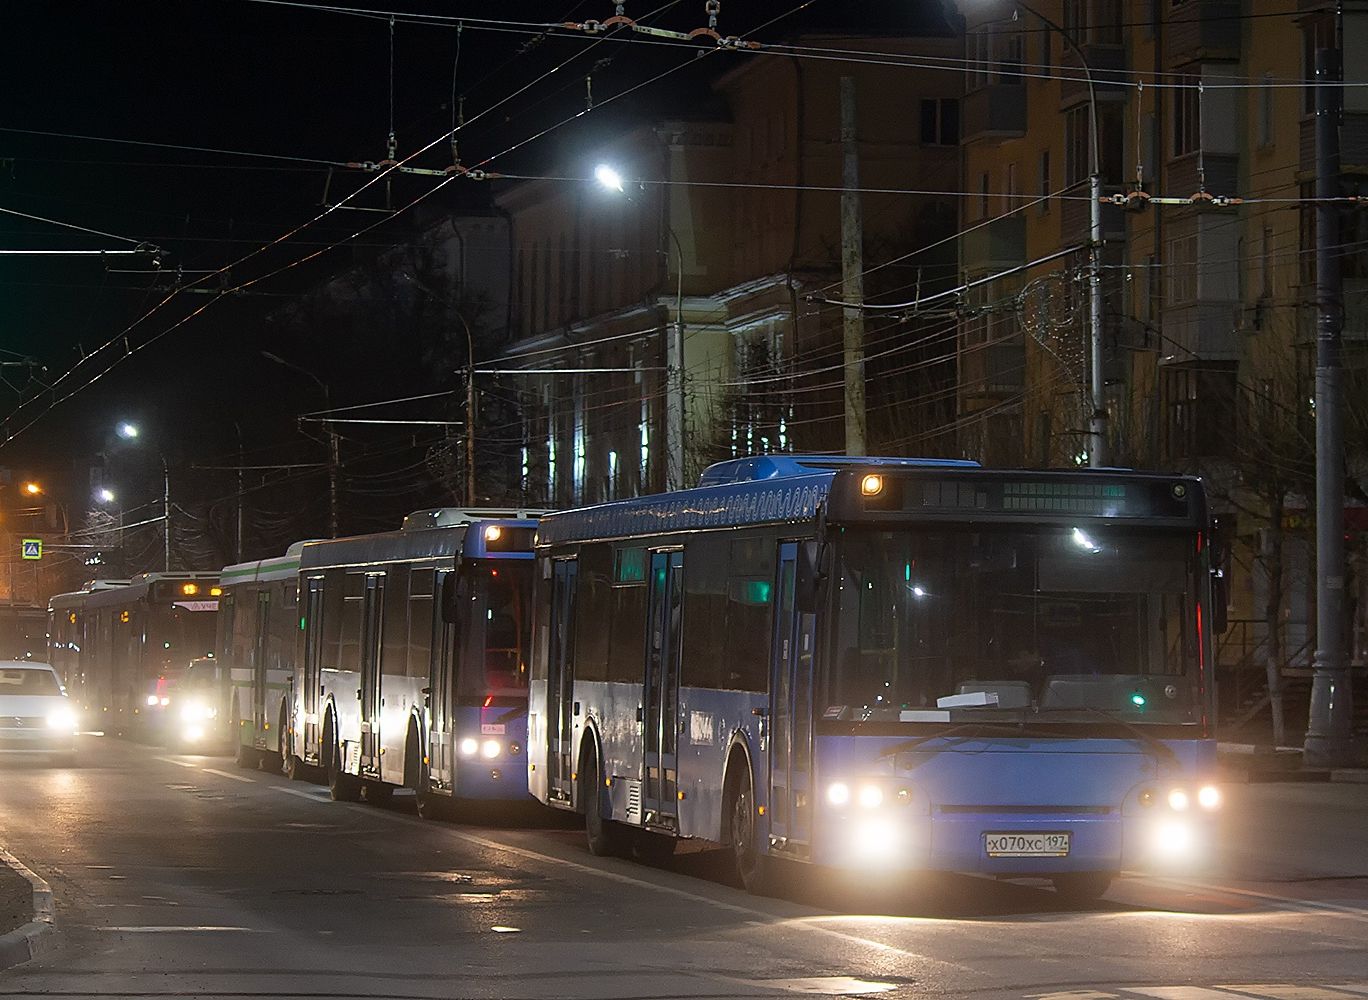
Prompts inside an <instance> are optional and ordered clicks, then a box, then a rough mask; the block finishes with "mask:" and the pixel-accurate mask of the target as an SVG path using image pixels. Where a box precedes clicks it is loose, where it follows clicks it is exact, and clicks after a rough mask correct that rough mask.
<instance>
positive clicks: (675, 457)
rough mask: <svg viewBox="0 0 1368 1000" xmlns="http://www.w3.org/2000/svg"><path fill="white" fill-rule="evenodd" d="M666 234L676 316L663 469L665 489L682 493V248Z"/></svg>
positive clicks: (668, 365) (673, 236) (668, 229)
mask: <svg viewBox="0 0 1368 1000" xmlns="http://www.w3.org/2000/svg"><path fill="white" fill-rule="evenodd" d="M665 231H666V232H667V233H668V234H669V236H670V240H671V241H672V242H673V243H674V248H675V267H676V268H677V269H678V270H677V271H676V274H675V316H674V322H673V323H671V324H670V342H669V348H668V350H669V357H668V359H667V360H666V362H665V367H666V369H667V371H666V379H667V382H668V385H667V386H666V392H667V398H666V401H665V446H666V449H667V451H668V453H669V455H668V461H667V464H666V469H665V479H666V482H665V488H666V489H667V490H682V489H684V488H685V486H686V485H687V484H686V483H685V482H684V475H685V471H684V447H685V445H684V248H683V246H682V245H681V244H680V242H679V236H678V235H677V234H676V233H675V231H674V227H673V226H666V227H665Z"/></svg>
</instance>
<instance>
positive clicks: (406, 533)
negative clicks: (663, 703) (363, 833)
mask: <svg viewBox="0 0 1368 1000" xmlns="http://www.w3.org/2000/svg"><path fill="white" fill-rule="evenodd" d="M536 527H537V522H536V520H535V515H529V514H527V513H525V512H521V511H519V512H507V511H485V510H459V509H454V508H441V509H437V510H426V511H419V512H417V513H415V514H411V515H409V516H408V517H406V518H405V519H404V524H403V527H402V528H401V529H400V530H399V531H392V532H386V533H382V534H375V535H362V536H358V537H355V538H338V539H333V540H331V541H320V542H307V543H305V544H304V546H303V548H302V550H301V552H300V559H299V612H300V633H299V635H300V645H299V647H298V652H297V653H296V657H295V666H294V682H293V685H294V697H293V707H292V711H291V713H290V720H289V725H288V727H287V728H288V732H287V734H286V735H287V746H286V749H285V758H286V762H287V770H291V771H293V770H297V769H298V766H299V764H304V765H311V766H315V767H318V768H321V769H322V771H323V773H324V774H325V775H326V777H327V782H328V787H329V790H330V791H331V793H332V796H333V798H336V799H343V800H355V799H357V798H360V797H361V796H362V795H363V794H364V796H365V798H366V799H367V800H368V801H380V800H383V799H386V798H388V797H389V795H390V794H391V793H392V792H393V791H394V789H396V788H402V787H408V788H411V789H413V790H414V791H415V792H417V794H418V808H419V812H420V814H421V815H431V814H432V813H434V812H435V811H440V810H442V808H443V807H444V806H447V805H449V804H450V803H451V802H452V801H453V800H458V799H466V800H479V799H483V800H507V801H528V794H527V765H526V763H525V760H526V758H525V750H524V748H525V745H526V742H527V678H528V667H529V664H530V662H531V628H532V616H531V599H532V567H533V552H532V543H533V537H534V534H535V532H536ZM292 765H293V766H292Z"/></svg>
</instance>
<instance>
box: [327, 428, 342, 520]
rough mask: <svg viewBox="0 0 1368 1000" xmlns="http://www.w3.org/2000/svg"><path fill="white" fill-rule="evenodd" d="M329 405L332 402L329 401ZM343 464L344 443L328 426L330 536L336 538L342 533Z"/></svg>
mask: <svg viewBox="0 0 1368 1000" xmlns="http://www.w3.org/2000/svg"><path fill="white" fill-rule="evenodd" d="M328 405H329V406H331V405H332V404H331V403H329V404H328ZM341 465H342V445H341V442H340V441H339V440H338V437H337V431H335V430H333V429H332V427H331V426H330V427H329V428H328V537H329V538H336V537H337V536H338V535H340V534H341V533H342V530H341V528H340V527H339V522H340V520H341V517H340V516H339V514H338V508H339V506H340V504H339V502H338V501H339V498H338V471H339V468H340V466H341Z"/></svg>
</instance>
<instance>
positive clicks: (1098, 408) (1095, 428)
mask: <svg viewBox="0 0 1368 1000" xmlns="http://www.w3.org/2000/svg"><path fill="white" fill-rule="evenodd" d="M1013 6H1014V7H1015V8H1020V9H1021V10H1024V11H1025V12H1026V13H1028V14H1030V15H1031V16H1032V17H1034V18H1035V19H1036V20H1038V21H1040V22H1041V23H1042V24H1044V25H1045V27H1047V28H1049V29H1050V30H1051V31H1056V32H1058V33H1059V35H1060V37H1061V38H1063V39H1064V44H1065V45H1067V46H1068V47H1069V48H1071V49H1073V51H1074V54H1075V55H1076V56H1078V62H1079V64H1080V65H1081V66H1082V67H1083V76H1084V79H1086V80H1087V83H1088V130H1089V132H1090V133H1091V139H1092V141H1091V143H1089V156H1090V158H1091V163H1090V164H1089V167H1090V172H1089V175H1088V200H1089V201H1090V202H1091V203H1092V204H1091V205H1090V206H1089V211H1088V223H1089V225H1088V230H1089V232H1088V312H1089V324H1088V326H1089V338H1088V339H1089V352H1088V353H1089V368H1090V371H1089V373H1088V376H1089V385H1088V393H1089V395H1091V396H1092V414H1091V416H1090V417H1089V418H1088V437H1089V439H1090V440H1089V445H1088V465H1089V467H1091V468H1094V469H1100V468H1103V467H1105V466H1106V465H1107V409H1106V405H1105V402H1104V400H1103V398H1102V397H1103V395H1104V393H1105V391H1106V385H1105V383H1104V381H1103V377H1102V155H1101V146H1100V143H1101V139H1100V138H1099V135H1098V131H1097V88H1096V87H1095V86H1094V84H1093V73H1092V65H1091V64H1090V63H1089V62H1088V57H1087V56H1085V55H1084V54H1083V50H1082V49H1081V48H1080V47H1079V45H1078V42H1077V41H1075V40H1074V37H1073V36H1072V35H1070V34H1069V32H1067V31H1065V30H1064V29H1063V28H1061V27H1060V26H1059V25H1058V24H1056V23H1055V22H1054V21H1052V20H1050V19H1049V18H1048V17H1046V16H1045V15H1044V14H1042V13H1041V12H1040V11H1038V10H1036V9H1035V8H1034V7H1032V6H1030V5H1029V4H1026V3H1021V2H1020V0H1017V2H1016V3H1015V4H1014V5H1013ZM1012 20H1014V21H1015V20H1016V10H1015V9H1014V10H1013V11H1012Z"/></svg>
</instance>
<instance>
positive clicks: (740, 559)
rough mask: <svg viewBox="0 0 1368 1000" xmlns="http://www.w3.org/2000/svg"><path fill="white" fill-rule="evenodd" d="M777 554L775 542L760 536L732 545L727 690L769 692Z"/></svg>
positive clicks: (728, 601)
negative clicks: (775, 558) (772, 599)
mask: <svg viewBox="0 0 1368 1000" xmlns="http://www.w3.org/2000/svg"><path fill="white" fill-rule="evenodd" d="M775 551H776V547H775V542H774V539H772V538H769V537H764V536H758V535H757V536H752V537H750V538H738V539H735V540H733V541H732V545H731V559H730V561H729V564H728V567H727V620H726V628H725V635H726V639H725V647H724V648H725V649H726V650H727V654H728V655H727V666H726V669H727V670H728V671H729V672H728V673H727V675H726V676H724V677H723V678H722V686H723V687H725V688H732V689H736V690H741V691H768V690H769V672H770V635H771V632H772V630H773V622H772V621H771V617H770V605H771V603H772V602H771V599H770V598H771V591H772V590H773V589H774V554H775Z"/></svg>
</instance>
